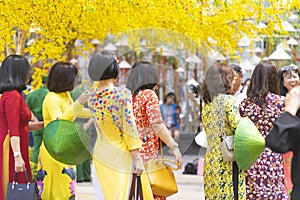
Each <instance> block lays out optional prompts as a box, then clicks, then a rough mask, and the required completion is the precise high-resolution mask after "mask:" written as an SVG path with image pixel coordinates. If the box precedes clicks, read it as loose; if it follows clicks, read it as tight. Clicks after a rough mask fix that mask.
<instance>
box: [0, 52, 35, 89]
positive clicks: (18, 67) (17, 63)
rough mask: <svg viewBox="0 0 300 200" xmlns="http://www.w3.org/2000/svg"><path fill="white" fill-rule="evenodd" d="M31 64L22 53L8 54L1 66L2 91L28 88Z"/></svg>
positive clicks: (0, 81) (0, 83)
mask: <svg viewBox="0 0 300 200" xmlns="http://www.w3.org/2000/svg"><path fill="white" fill-rule="evenodd" d="M30 70H31V66H30V64H29V62H28V61H27V59H26V58H25V57H23V56H20V55H10V56H7V57H6V58H5V59H4V60H3V63H2V65H1V67H0V93H1V94H2V93H3V92H5V91H11V90H17V91H19V92H21V91H22V90H25V89H26V81H28V80H29V78H30V77H29V76H30Z"/></svg>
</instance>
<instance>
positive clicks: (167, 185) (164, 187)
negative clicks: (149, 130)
mask: <svg viewBox="0 0 300 200" xmlns="http://www.w3.org/2000/svg"><path fill="white" fill-rule="evenodd" d="M139 108H140V114H141V118H142V110H141V107H140V106H139ZM142 119H143V118H142ZM142 125H143V128H144V129H145V126H144V122H143V120H142ZM160 146H161V147H162V140H160ZM160 151H161V156H162V158H161V159H156V160H153V159H150V160H149V161H147V162H144V167H145V171H146V174H147V177H148V180H149V183H150V186H151V190H152V193H153V194H155V195H158V196H164V197H168V196H171V195H173V194H175V193H177V192H178V187H177V183H176V179H175V176H174V172H173V170H178V169H179V164H178V163H177V162H175V161H173V160H169V159H164V152H163V148H160ZM168 163H172V164H173V165H175V166H176V167H173V166H172V165H170V164H168Z"/></svg>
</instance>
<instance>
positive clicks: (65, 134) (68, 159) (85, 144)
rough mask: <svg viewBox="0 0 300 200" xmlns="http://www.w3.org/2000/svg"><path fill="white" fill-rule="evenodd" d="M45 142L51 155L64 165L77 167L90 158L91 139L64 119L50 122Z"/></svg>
mask: <svg viewBox="0 0 300 200" xmlns="http://www.w3.org/2000/svg"><path fill="white" fill-rule="evenodd" d="M43 140H44V144H45V147H46V149H47V150H48V152H49V154H50V155H51V156H52V157H53V158H54V159H55V160H57V161H59V162H62V163H64V164H68V165H77V164H80V163H83V162H84V161H85V160H87V159H88V158H89V157H90V149H91V143H90V138H89V136H88V134H87V133H86V132H85V131H84V130H83V128H82V127H81V126H79V125H78V124H76V123H74V122H71V121H67V120H62V119H60V120H55V121H52V122H50V123H49V124H48V125H47V126H46V128H45V129H44V133H43Z"/></svg>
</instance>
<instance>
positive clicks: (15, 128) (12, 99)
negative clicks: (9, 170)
mask: <svg viewBox="0 0 300 200" xmlns="http://www.w3.org/2000/svg"><path fill="white" fill-rule="evenodd" d="M21 98H23V97H22V96H21V95H19V94H18V93H17V91H13V92H11V93H10V96H9V97H8V98H7V99H6V100H5V103H4V105H5V115H6V119H7V123H8V130H9V135H10V145H11V148H12V150H13V154H14V159H15V171H16V172H21V171H23V170H24V168H25V162H24V160H23V157H22V154H21V148H20V130H19V127H20V120H21V119H20V113H21V109H22V103H21V102H22V99H21ZM23 101H24V100H23Z"/></svg>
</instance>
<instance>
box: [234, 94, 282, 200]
mask: <svg viewBox="0 0 300 200" xmlns="http://www.w3.org/2000/svg"><path fill="white" fill-rule="evenodd" d="M265 102H266V103H265V104H264V105H257V104H256V103H253V102H251V101H250V100H249V99H245V100H244V101H243V102H242V103H241V104H240V106H239V109H240V114H241V116H242V117H249V118H250V119H251V120H252V121H253V122H254V124H255V125H256V127H257V128H258V130H259V131H260V133H261V134H262V136H263V137H264V138H266V137H267V135H268V134H269V131H270V130H271V129H272V128H273V122H274V121H275V120H276V119H277V118H279V116H280V114H281V112H282V111H283V110H284V97H282V96H279V95H276V94H273V93H270V92H269V93H268V94H267V96H266V101H265ZM246 184H247V187H246V189H247V199H266V198H268V199H269V198H272V199H278V200H279V199H286V198H287V196H286V191H285V186H284V173H283V162H282V155H281V154H279V153H275V152H273V151H271V150H270V149H268V148H266V149H265V150H264V152H263V153H262V154H261V155H260V156H259V157H258V158H257V160H256V162H255V163H254V164H253V165H252V166H251V168H250V169H249V170H247V175H246Z"/></svg>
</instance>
